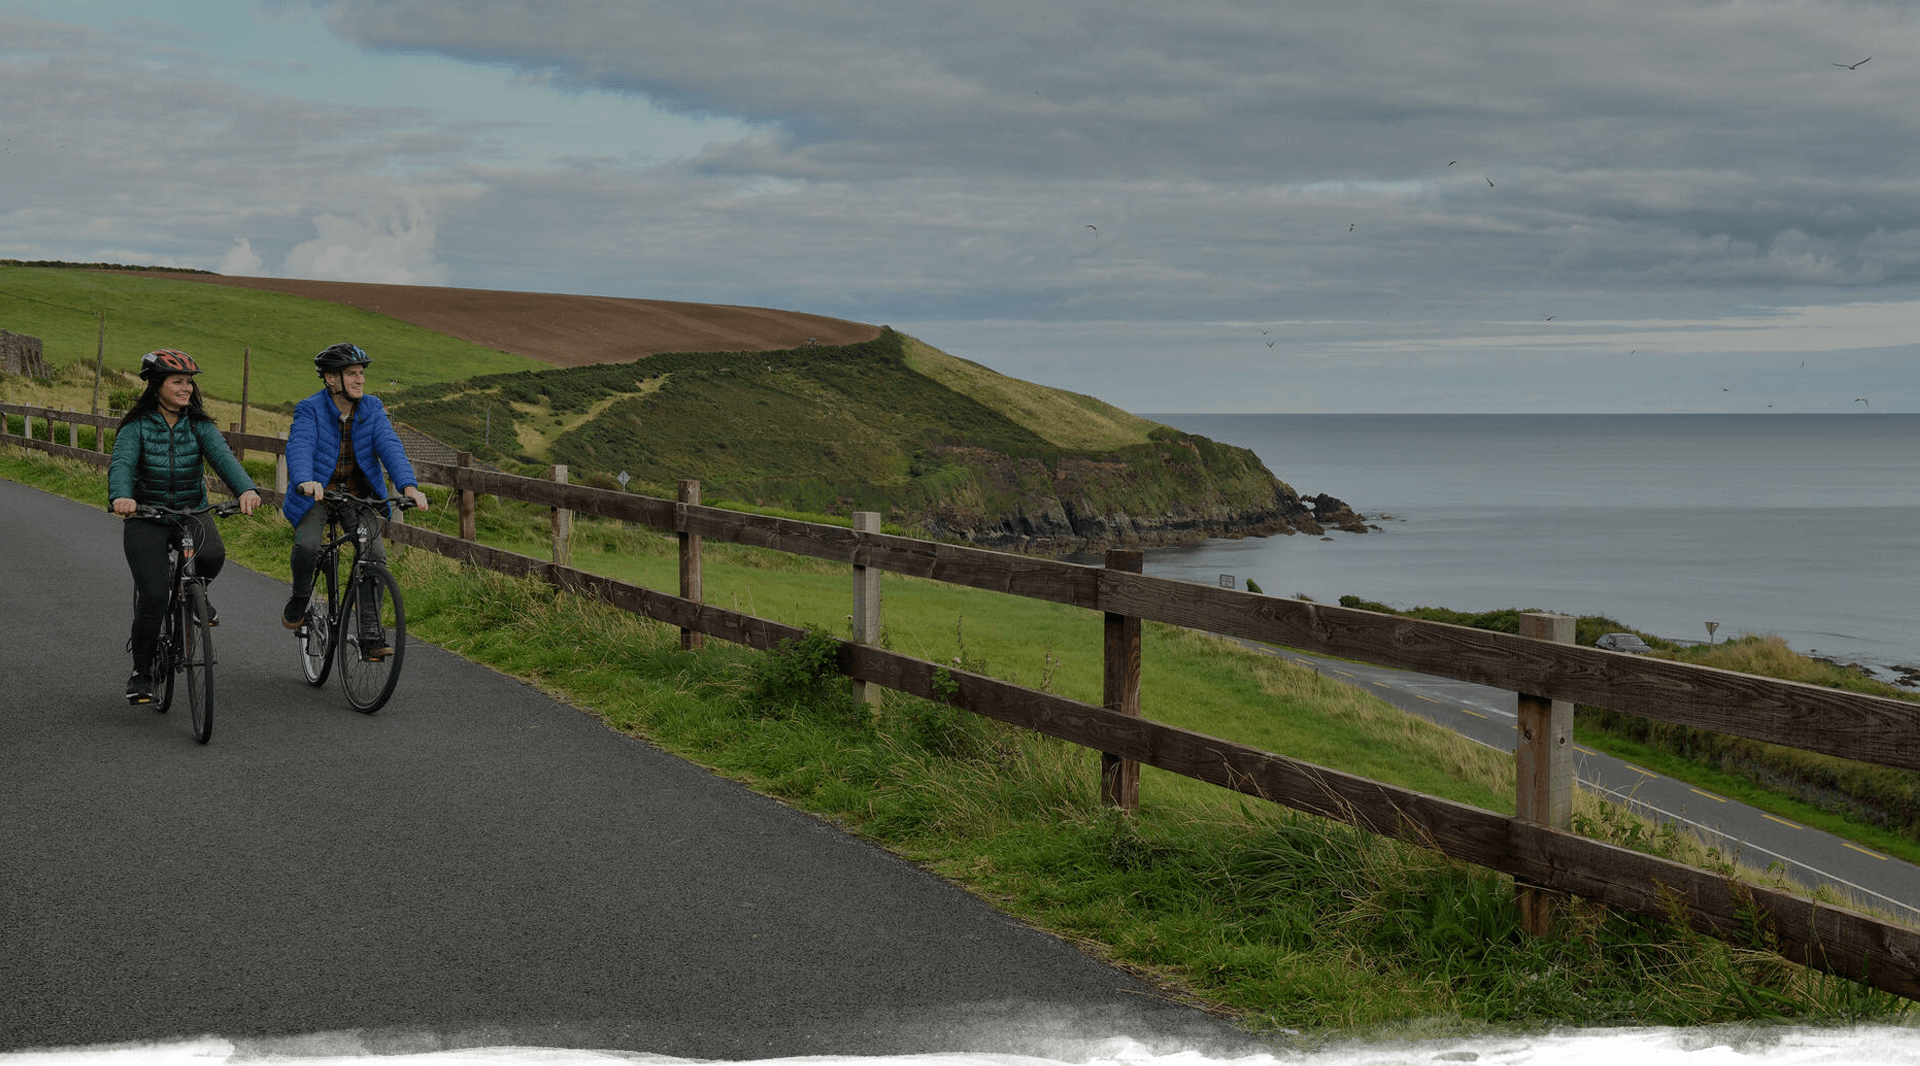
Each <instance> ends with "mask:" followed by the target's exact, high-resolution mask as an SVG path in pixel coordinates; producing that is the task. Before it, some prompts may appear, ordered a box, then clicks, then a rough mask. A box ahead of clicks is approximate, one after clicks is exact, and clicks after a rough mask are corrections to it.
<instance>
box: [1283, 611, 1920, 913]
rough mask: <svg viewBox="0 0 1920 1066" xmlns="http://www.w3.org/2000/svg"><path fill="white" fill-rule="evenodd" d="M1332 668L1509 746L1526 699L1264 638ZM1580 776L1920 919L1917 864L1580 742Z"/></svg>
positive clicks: (1770, 861) (1755, 856)
mask: <svg viewBox="0 0 1920 1066" xmlns="http://www.w3.org/2000/svg"><path fill="white" fill-rule="evenodd" d="M1262 650H1265V651H1268V652H1271V653H1273V654H1276V655H1280V656H1282V657H1284V658H1286V659H1288V660H1290V661H1292V662H1295V663H1298V664H1300V665H1302V666H1306V667H1309V668H1311V669H1313V670H1315V671H1317V672H1319V673H1322V674H1325V675H1327V676H1329V677H1333V678H1337V679H1339V680H1341V681H1345V682H1347V683H1349V684H1353V685H1358V686H1359V687H1361V688H1364V689H1366V690H1367V691H1369V692H1371V693H1373V694H1374V695H1375V696H1378V697H1380V698H1381V699H1384V700H1386V701H1387V702H1389V703H1391V704H1393V705H1394V706H1396V707H1399V708H1400V709H1401V710H1403V711H1406V712H1407V713H1409V714H1413V715H1416V716H1418V717H1421V718H1425V719H1427V720H1428V721H1431V722H1434V723H1436V724H1438V725H1442V726H1445V727H1447V728H1449V729H1452V730H1453V731H1455V732H1457V733H1460V734H1461V735H1463V736H1465V737H1468V738H1469V739H1471V740H1474V741H1477V742H1479V743H1481V744H1485V745H1487V746H1488V747H1492V748H1496V749H1498V750H1501V751H1512V750H1513V749H1514V745H1515V742H1516V739H1517V736H1518V729H1519V715H1518V704H1519V699H1518V697H1517V696H1515V694H1514V693H1511V692H1507V691H1505V690H1503V689H1497V688H1489V687H1487V686H1485V685H1475V684H1472V683H1470V682H1466V681H1456V680H1453V679H1451V678H1443V677H1434V676H1431V675H1427V674H1416V673H1410V672H1408V671H1405V670H1394V669H1390V668H1388V667H1383V666H1372V665H1369V664H1365V663H1353V662H1347V661H1345V660H1342V659H1331V658H1325V657H1322V656H1315V655H1308V654H1305V653H1303V652H1297V651H1292V650H1288V649H1276V648H1271V647H1263V648H1262ZM1575 759H1576V762H1575V766H1574V775H1575V779H1576V780H1577V781H1578V782H1579V783H1580V785H1581V786H1582V787H1584V788H1587V789H1588V790H1590V791H1595V792H1599V793H1601V794H1603V795H1605V796H1607V797H1608V798H1610V799H1612V800H1614V801H1615V802H1618V803H1622V804H1625V805H1627V806H1629V807H1631V808H1632V809H1634V810H1636V811H1639V812H1640V813H1642V814H1644V815H1647V816H1649V817H1651V818H1654V819H1656V820H1658V821H1661V822H1666V823H1672V824H1675V825H1678V826H1681V827H1683V828H1686V829H1690V830H1692V831H1693V832H1694V833H1695V834H1696V835H1698V836H1700V837H1701V838H1702V839H1703V840H1705V841H1707V842H1708V843H1709V844H1711V845H1713V846H1715V847H1718V848H1720V849H1721V851H1722V852H1723V853H1724V854H1728V855H1730V856H1733V857H1736V858H1738V859H1740V860H1741V861H1744V862H1747V863H1750V864H1752V865H1754V866H1758V867H1761V868H1768V867H1773V866H1776V865H1777V867H1778V868H1779V869H1780V870H1781V871H1782V872H1783V873H1785V874H1786V875H1787V876H1788V877H1791V878H1793V879H1794V880H1796V881H1799V882H1800V883H1801V884H1804V885H1809V886H1812V885H1820V884H1825V885H1830V886H1832V887H1834V888H1835V889H1837V890H1839V891H1840V892H1842V893H1844V894H1845V895H1847V896H1850V897H1852V898H1854V899H1857V900H1860V901H1861V902H1863V903H1865V904H1867V905H1869V906H1872V907H1874V908H1877V909H1879V910H1882V911H1884V912H1886V913H1887V914H1890V915H1893V916H1894V917H1897V918H1900V919H1902V920H1906V921H1920V867H1916V866H1914V865H1913V864H1911V863H1907V862H1902V861H1901V860H1899V859H1896V858H1893V857H1892V856H1889V855H1885V854H1882V853H1880V852H1878V851H1874V850H1872V849H1869V848H1863V847H1861V846H1860V845H1858V844H1855V843H1853V842H1851V841H1847V840H1843V839H1841V838H1840V837H1837V836H1834V835H1833V834H1831V833H1826V832H1823V831H1821V830H1818V829H1814V828H1811V827H1809V826H1804V825H1800V824H1799V823H1797V822H1793V821H1790V820H1788V819H1785V818H1781V817H1778V816H1776V815H1773V814H1769V813H1767V812H1765V811H1762V810H1759V809H1758V808H1755V807H1751V806H1748V805H1747V804H1744V803H1740V802H1738V801H1736V800H1731V799H1728V798H1727V797H1724V796H1718V795H1715V794H1713V793H1712V792H1708V791H1706V790H1704V789H1699V788H1695V787H1693V786H1692V785H1689V784H1687V783H1685V782H1683V781H1675V780H1673V779H1671V778H1668V777H1665V776H1663V775H1660V774H1656V773H1653V772H1652V771H1650V770H1646V769H1644V768H1641V767H1638V766H1635V765H1633V764H1632V763H1629V762H1625V761H1623V760H1620V759H1616V758H1614V757H1612V756H1610V755H1605V754H1602V753H1600V752H1597V751H1594V750H1592V749H1590V748H1586V747H1583V746H1581V745H1575Z"/></svg>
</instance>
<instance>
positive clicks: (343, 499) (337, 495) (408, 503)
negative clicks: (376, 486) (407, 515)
mask: <svg viewBox="0 0 1920 1066" xmlns="http://www.w3.org/2000/svg"><path fill="white" fill-rule="evenodd" d="M321 499H322V500H324V501H325V502H327V503H357V504H359V505H361V506H362V507H379V506H381V505H382V504H396V505H398V506H399V508H400V509H401V510H402V511H404V510H406V509H408V508H410V507H414V506H417V504H415V503H414V502H413V498H412V497H410V496H388V497H386V498H385V499H381V498H380V497H377V496H355V495H354V494H352V493H350V492H328V493H327V494H326V495H325V496H322V497H321Z"/></svg>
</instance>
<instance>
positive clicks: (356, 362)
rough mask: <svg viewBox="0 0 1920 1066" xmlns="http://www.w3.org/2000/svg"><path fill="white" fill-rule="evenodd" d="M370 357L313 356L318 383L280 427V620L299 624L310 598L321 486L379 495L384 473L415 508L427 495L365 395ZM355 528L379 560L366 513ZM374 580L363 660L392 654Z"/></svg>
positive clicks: (322, 512) (380, 550)
mask: <svg viewBox="0 0 1920 1066" xmlns="http://www.w3.org/2000/svg"><path fill="white" fill-rule="evenodd" d="M371 362H373V359H372V357H370V356H369V355H367V353H366V352H364V351H362V350H361V349H360V348H359V347H358V346H357V345H352V344H345V343H342V344H335V345H333V346H331V347H329V348H327V349H325V350H324V351H322V352H321V353H320V354H318V355H316V356H314V357H313V365H314V369H316V370H317V371H319V374H320V381H321V383H322V387H321V389H320V391H319V392H316V393H314V394H313V395H312V396H309V397H307V398H306V399H304V400H301V401H300V404H299V406H298V407H296V408H295V409H294V412H293V426H292V428H291V429H290V430H288V432H287V484H288V485H289V486H291V491H289V492H288V493H287V498H286V502H285V503H284V504H282V505H281V508H280V511H281V513H282V514H284V515H286V516H287V521H289V522H292V523H293V557H292V560H291V562H292V565H293V595H292V597H291V598H290V599H288V600H287V605H286V607H285V608H284V609H283V610H282V611H281V612H280V624H281V625H284V626H286V627H287V628H288V629H299V628H300V626H301V625H303V624H304V623H305V622H306V617H307V603H308V601H309V600H311V599H312V598H313V571H314V564H315V560H316V559H317V558H318V557H319V555H320V541H321V539H322V538H323V537H324V536H325V535H326V526H327V515H326V508H324V507H315V506H314V501H316V500H319V499H321V498H323V497H324V496H325V495H326V494H327V492H328V491H333V492H346V493H349V494H351V495H354V496H385V495H386V494H387V491H386V483H387V481H388V480H389V479H391V481H392V482H393V484H394V485H396V486H398V487H399V488H400V490H401V491H402V492H404V493H405V494H406V495H407V498H408V499H411V500H412V501H413V504H414V506H415V507H418V508H420V509H422V510H425V509H426V506H427V497H426V495H425V494H424V493H422V492H421V491H420V485H419V480H418V479H417V478H415V477H414V475H413V464H412V463H409V462H408V461H407V453H406V449H404V448H403V447H401V444H400V438H399V436H398V435H397V434H395V433H394V431H393V423H391V422H389V421H388V420H387V410H386V407H385V405H383V404H381V402H380V398H379V397H377V396H369V395H367V365H368V364H369V363H371ZM360 523H361V526H360V527H361V529H362V530H365V531H366V532H367V533H368V534H369V536H368V538H367V546H366V557H367V558H368V559H369V560H371V561H373V562H379V563H384V562H386V560H387V552H386V546H385V545H384V544H382V543H381V540H380V538H379V537H377V536H373V535H371V534H373V533H374V532H376V530H375V529H374V528H373V527H374V526H375V522H374V519H373V516H372V515H369V514H362V515H361V517H360ZM377 589H378V586H374V587H373V589H370V590H369V591H370V594H369V595H368V596H367V597H366V598H365V600H364V601H363V602H364V603H365V604H366V605H367V606H368V607H369V608H371V612H370V613H369V612H367V611H363V612H362V615H361V618H360V650H361V655H362V657H364V658H366V659H369V660H377V659H384V658H386V657H387V656H389V655H391V654H393V649H392V647H390V646H389V645H388V644H387V636H386V633H385V632H384V631H383V630H382V628H381V625H380V615H379V601H378V599H377V598H376V595H375V594H373V593H377Z"/></svg>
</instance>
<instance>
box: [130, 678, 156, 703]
mask: <svg viewBox="0 0 1920 1066" xmlns="http://www.w3.org/2000/svg"><path fill="white" fill-rule="evenodd" d="M127 702H128V703H152V702H153V678H151V677H148V676H147V675H146V674H135V675H133V676H132V677H130V678H127Z"/></svg>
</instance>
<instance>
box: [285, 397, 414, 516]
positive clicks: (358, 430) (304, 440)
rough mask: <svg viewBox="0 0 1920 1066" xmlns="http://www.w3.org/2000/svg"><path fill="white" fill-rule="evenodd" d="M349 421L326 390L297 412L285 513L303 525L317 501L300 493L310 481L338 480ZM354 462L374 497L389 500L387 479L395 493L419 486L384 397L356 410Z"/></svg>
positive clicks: (371, 399) (290, 434)
mask: <svg viewBox="0 0 1920 1066" xmlns="http://www.w3.org/2000/svg"><path fill="white" fill-rule="evenodd" d="M342 424H343V420H342V419H341V417H340V410H339V408H337V407H335V406H334V405H333V397H332V396H329V395H327V390H326V389H324V388H322V389H321V390H320V391H319V392H316V393H314V394H313V395H312V396H309V397H307V398H306V399H304V400H301V401H300V405H299V406H298V407H296V408H294V410H293V427H292V428H291V429H289V430H288V431H287V499H286V502H285V503H283V504H281V505H280V513H281V514H284V515H286V516H287V521H289V522H292V523H293V524H294V525H299V524H300V520H301V519H302V518H305V517H306V514H307V511H308V510H309V509H311V508H312V507H313V503H314V500H313V497H311V496H308V495H306V494H305V493H302V492H301V491H300V486H301V485H303V484H305V483H307V482H309V481H318V482H320V483H321V484H323V485H324V484H326V483H327V482H328V481H329V480H330V479H332V477H333V465H334V463H335V462H336V461H338V460H339V458H340V426H341V425H342ZM352 425H353V459H354V462H357V463H359V464H360V472H361V473H363V474H365V475H367V483H368V484H370V485H372V486H373V491H375V492H377V493H380V494H382V495H385V494H386V491H387V489H386V484H387V479H389V478H391V479H392V480H393V484H394V487H395V488H398V489H407V488H412V487H413V486H415V485H418V484H419V481H418V479H416V478H415V477H414V476H413V464H412V463H409V462H407V452H406V449H405V448H403V447H401V446H400V437H399V435H397V434H395V433H394V431H393V423H392V422H389V421H387V408H386V405H385V404H382V403H381V402H380V398H379V397H378V396H362V397H361V398H360V402H359V403H358V404H357V405H355V407H354V409H353V423H352Z"/></svg>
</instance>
